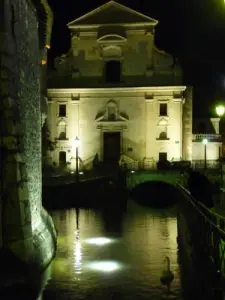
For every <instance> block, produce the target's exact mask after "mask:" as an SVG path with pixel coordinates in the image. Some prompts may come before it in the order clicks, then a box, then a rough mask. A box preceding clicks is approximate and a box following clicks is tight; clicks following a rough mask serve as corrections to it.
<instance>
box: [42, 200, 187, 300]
mask: <svg viewBox="0 0 225 300" xmlns="http://www.w3.org/2000/svg"><path fill="white" fill-rule="evenodd" d="M51 214H52V216H53V219H54V222H55V225H56V227H57V230H58V251H57V255H56V257H55V259H54V261H53V263H52V265H51V268H50V270H49V280H48V283H47V285H46V287H45V289H44V291H43V293H42V296H40V298H39V299H43V300H47V299H63V300H70V299H179V300H180V299H183V297H182V287H181V280H180V266H179V262H178V261H179V259H178V246H177V219H176V209H175V208H172V209H171V208H170V209H166V210H152V209H149V208H145V207H141V206H139V205H137V204H136V203H134V202H133V201H129V202H128V204H127V209H126V211H125V212H118V211H113V210H108V211H107V210H105V211H104V212H102V211H94V210H84V209H80V210H79V211H78V210H76V209H70V210H60V211H53V212H51ZM166 255H168V256H169V257H170V261H171V270H172V272H173V273H174V276H175V278H174V281H173V284H172V289H171V290H172V295H170V296H169V297H168V296H167V294H166V290H165V287H164V286H162V285H161V283H160V276H161V273H162V271H163V270H164V269H165V263H164V258H165V256H166Z"/></svg>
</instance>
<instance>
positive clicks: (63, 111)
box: [59, 104, 66, 117]
mask: <svg viewBox="0 0 225 300" xmlns="http://www.w3.org/2000/svg"><path fill="white" fill-rule="evenodd" d="M59 117H66V104H59Z"/></svg>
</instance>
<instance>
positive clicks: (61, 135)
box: [57, 120, 66, 140]
mask: <svg viewBox="0 0 225 300" xmlns="http://www.w3.org/2000/svg"><path fill="white" fill-rule="evenodd" d="M57 129H58V139H59V140H65V139H66V122H65V121H63V120H61V121H59V123H58V128H57Z"/></svg>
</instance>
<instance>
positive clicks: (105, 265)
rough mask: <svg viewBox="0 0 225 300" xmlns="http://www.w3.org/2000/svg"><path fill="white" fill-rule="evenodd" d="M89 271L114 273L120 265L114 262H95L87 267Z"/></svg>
mask: <svg viewBox="0 0 225 300" xmlns="http://www.w3.org/2000/svg"><path fill="white" fill-rule="evenodd" d="M88 268H89V269H92V270H96V271H101V272H115V271H117V270H119V269H120V268H121V266H120V264H119V263H118V262H115V261H96V262H92V263H90V264H89V265H88Z"/></svg>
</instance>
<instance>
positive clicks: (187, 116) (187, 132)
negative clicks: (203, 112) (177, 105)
mask: <svg viewBox="0 0 225 300" xmlns="http://www.w3.org/2000/svg"><path fill="white" fill-rule="evenodd" d="M192 95H193V88H192V87H191V86H189V87H187V89H186V91H185V94H184V97H185V103H184V105H183V159H184V160H192Z"/></svg>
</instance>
